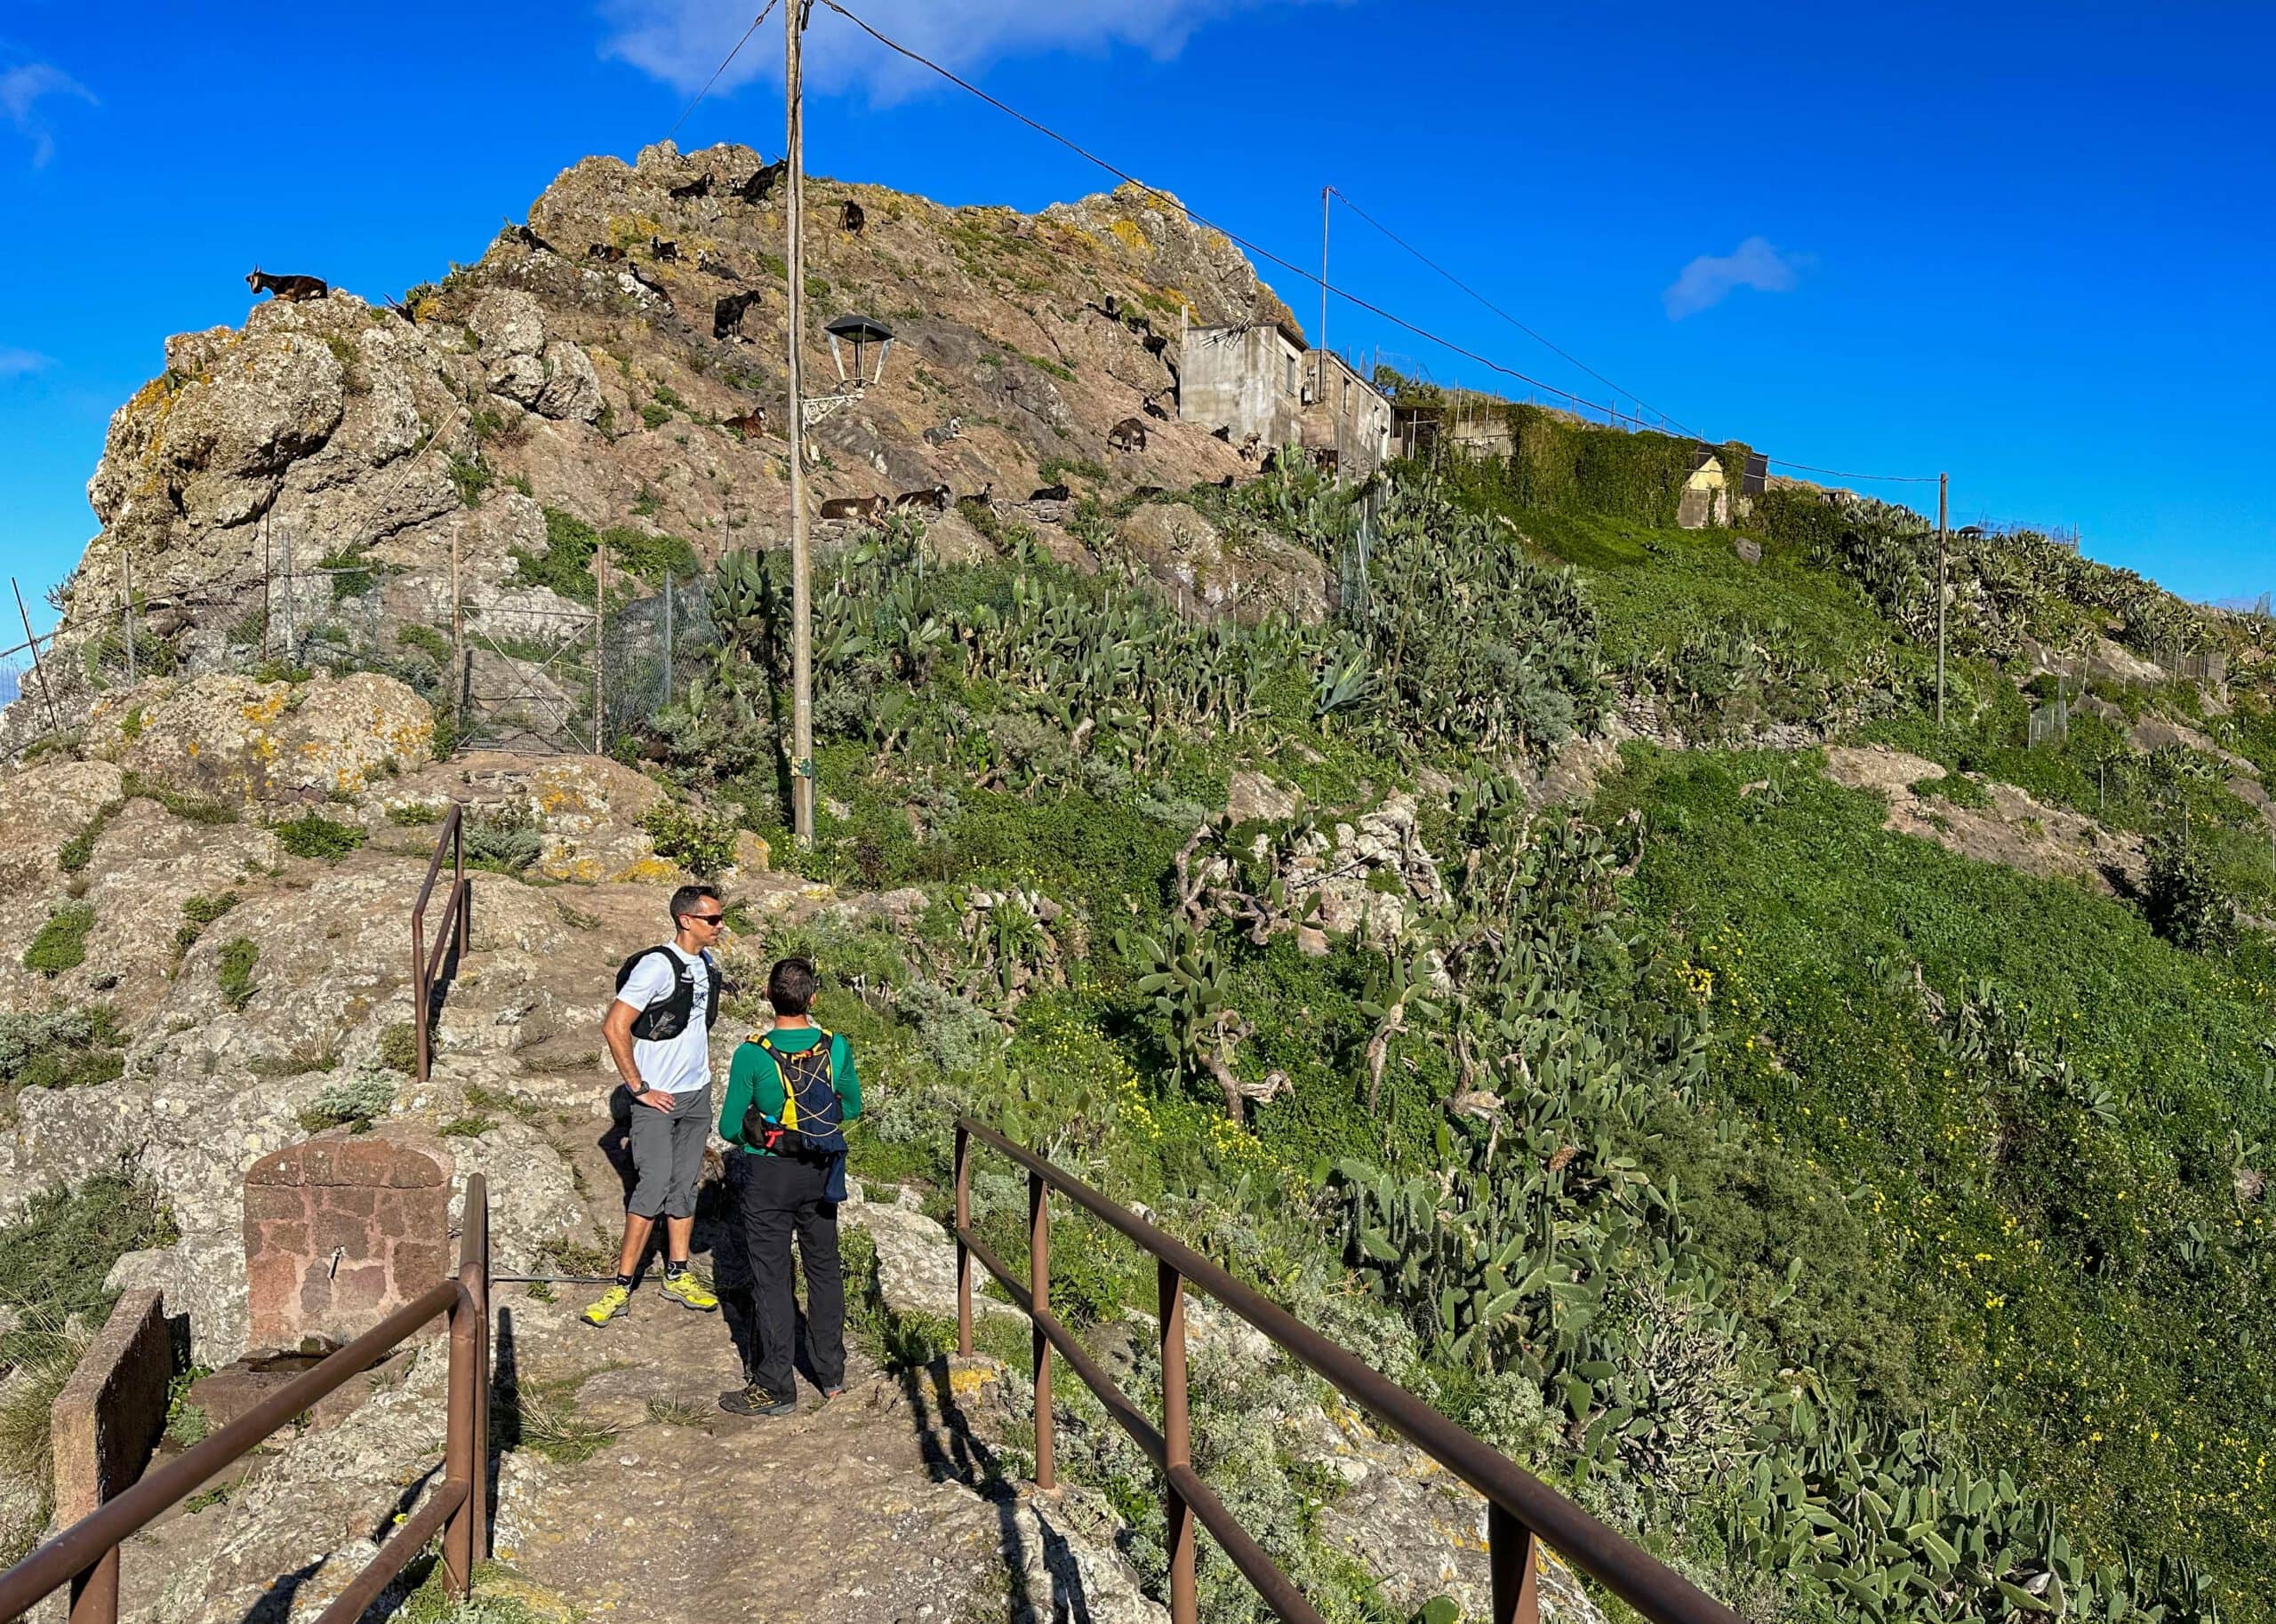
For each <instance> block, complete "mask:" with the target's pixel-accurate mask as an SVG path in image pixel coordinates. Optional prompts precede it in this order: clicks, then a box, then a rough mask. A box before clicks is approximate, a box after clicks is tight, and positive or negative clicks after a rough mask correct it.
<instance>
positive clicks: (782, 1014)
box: [719, 958, 862, 1415]
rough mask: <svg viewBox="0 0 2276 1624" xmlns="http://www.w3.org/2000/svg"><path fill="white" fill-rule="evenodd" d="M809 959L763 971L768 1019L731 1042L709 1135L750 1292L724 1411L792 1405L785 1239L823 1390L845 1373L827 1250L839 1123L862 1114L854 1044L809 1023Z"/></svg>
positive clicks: (793, 1345)
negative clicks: (801, 1272) (733, 1208)
mask: <svg viewBox="0 0 2276 1624" xmlns="http://www.w3.org/2000/svg"><path fill="white" fill-rule="evenodd" d="M815 987H816V978H815V976H814V967H813V962H812V961H811V960H808V959H804V958H786V959H781V960H779V961H778V962H777V963H776V964H775V965H774V968H773V971H772V972H769V974H768V975H767V978H766V1001H767V1002H768V1003H769V1004H772V1005H773V1007H774V1028H773V1030H772V1031H770V1032H765V1033H758V1034H754V1035H753V1036H750V1037H749V1038H746V1039H745V1040H744V1041H743V1043H742V1044H741V1045H739V1046H738V1047H737V1048H736V1050H735V1059H734V1064H733V1067H732V1068H730V1069H729V1071H728V1073H727V1097H726V1100H725V1102H724V1103H723V1104H722V1105H721V1107H720V1110H719V1137H720V1138H722V1139H724V1140H726V1141H727V1143H728V1144H729V1145H730V1146H732V1147H733V1150H734V1156H733V1161H734V1164H735V1165H734V1166H733V1169H732V1174H733V1180H734V1183H735V1189H736V1196H737V1199H738V1202H739V1204H740V1205H741V1210H742V1225H743V1244H744V1248H745V1250H746V1252H748V1254H749V1260H750V1274H751V1294H752V1296H753V1297H754V1298H755V1299H756V1300H757V1322H758V1324H757V1331H758V1360H757V1365H756V1367H755V1368H753V1369H752V1370H751V1371H749V1372H748V1374H749V1377H750V1381H749V1385H748V1386H746V1387H744V1388H741V1389H739V1390H738V1391H735V1392H733V1393H725V1394H722V1395H721V1396H720V1398H719V1407H720V1408H721V1409H723V1410H725V1411H726V1412H728V1413H730V1414H732V1415H789V1414H791V1413H792V1412H795V1411H796V1410H797V1407H798V1404H797V1392H798V1388H797V1375H796V1373H795V1370H794V1364H793V1356H794V1355H795V1353H796V1350H797V1300H796V1298H795V1296H794V1294H793V1292H792V1290H791V1282H790V1239H791V1236H794V1235H795V1236H797V1242H798V1258H799V1261H800V1262H801V1263H802V1264H803V1265H804V1266H805V1275H806V1353H807V1355H808V1357H809V1358H810V1359H811V1361H812V1366H813V1368H812V1373H813V1378H814V1380H815V1382H816V1383H817V1384H818V1385H819V1386H820V1387H821V1390H822V1394H823V1396H825V1397H834V1396H836V1395H837V1392H838V1390H839V1389H840V1388H843V1387H844V1386H845V1273H844V1270H843V1269H842V1268H841V1267H840V1264H839V1261H838V1255H837V1204H838V1203H839V1202H841V1201H843V1200H844V1199H845V1131H844V1130H845V1124H847V1123H849V1122H852V1121H853V1120H854V1118H855V1117H857V1116H860V1115H861V1114H862V1084H861V1082H860V1080H859V1079H858V1078H856V1077H855V1076H854V1051H853V1047H852V1045H850V1044H847V1043H846V1041H845V1039H844V1038H843V1037H839V1036H835V1035H833V1034H831V1033H829V1032H827V1031H824V1030H823V1029H822V1028H821V1027H819V1026H816V1025H815V1024H814V1020H813V1014H812V1012H811V1011H812V1007H813V997H814V990H815Z"/></svg>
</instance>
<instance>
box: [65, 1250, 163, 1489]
mask: <svg viewBox="0 0 2276 1624" xmlns="http://www.w3.org/2000/svg"><path fill="white" fill-rule="evenodd" d="M173 1373H174V1344H173V1333H172V1330H171V1328H170V1327H169V1326H168V1325H167V1324H166V1316H165V1310H164V1308H163V1307H162V1306H161V1301H160V1299H159V1296H158V1293H157V1292H153V1291H140V1292H127V1293H126V1295H125V1296H124V1297H122V1298H120V1299H119V1300H118V1306H117V1307H116V1308H113V1309H112V1310H111V1314H110V1318H109V1319H108V1321H106V1322H105V1324H104V1325H103V1329H102V1333H101V1334H100V1335H99V1336H98V1337H96V1338H95V1340H93V1341H92V1342H90V1343H89V1344H88V1345H87V1351H86V1352H85V1353H84V1354H82V1355H81V1356H80V1357H79V1363H78V1365H77V1367H76V1369H74V1370H73V1371H72V1372H71V1379H70V1380H68V1381H67V1382H66V1383H64V1386H63V1391H62V1392H60V1393H59V1394H57V1395H56V1396H55V1408H54V1411H53V1413H52V1424H51V1428H50V1433H51V1436H52V1439H53V1447H54V1452H55V1520H56V1522H57V1524H59V1525H62V1524H71V1523H76V1522H77V1521H78V1520H79V1519H80V1518H81V1517H83V1516H88V1515H89V1514H91V1513H92V1512H93V1511H94V1509H95V1508H97V1507H98V1506H100V1505H101V1504H102V1503H103V1502H104V1501H105V1500H115V1499H116V1498H117V1497H118V1495H119V1494H121V1493H122V1492H124V1491H125V1490H127V1489H130V1488H132V1486H133V1485H134V1484H135V1483H136V1481H137V1480H138V1479H140V1477H141V1476H142V1468H144V1467H145V1466H146V1465H148V1463H149V1460H150V1452H151V1451H152V1450H154V1449H156V1447H157V1444H158V1435H159V1434H160V1433H162V1432H164V1430H165V1429H166V1388H167V1384H168V1383H169V1382H171V1381H172V1379H173Z"/></svg>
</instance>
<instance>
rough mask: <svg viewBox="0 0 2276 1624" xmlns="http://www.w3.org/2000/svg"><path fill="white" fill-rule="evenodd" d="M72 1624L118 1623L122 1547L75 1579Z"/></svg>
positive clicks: (69, 1619)
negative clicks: (119, 1553) (120, 1554)
mask: <svg viewBox="0 0 2276 1624" xmlns="http://www.w3.org/2000/svg"><path fill="white" fill-rule="evenodd" d="M67 1617H68V1624H118V1547H116V1545H114V1546H112V1547H111V1548H109V1549H108V1550H107V1551H105V1552H104V1553H103V1555H102V1560H101V1561H100V1562H98V1563H96V1564H95V1565H94V1566H92V1567H91V1568H89V1569H88V1570H87V1571H86V1572H84V1573H82V1574H80V1575H79V1577H78V1578H76V1579H75V1580H72V1581H71V1611H70V1612H69V1613H68V1615H67Z"/></svg>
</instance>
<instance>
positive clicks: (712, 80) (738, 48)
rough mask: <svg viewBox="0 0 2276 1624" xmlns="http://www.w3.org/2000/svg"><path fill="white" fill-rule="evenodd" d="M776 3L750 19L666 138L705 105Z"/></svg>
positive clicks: (774, 0) (772, 1)
mask: <svg viewBox="0 0 2276 1624" xmlns="http://www.w3.org/2000/svg"><path fill="white" fill-rule="evenodd" d="M776 4H777V0H766V4H765V7H764V8H763V9H762V10H761V11H760V12H759V13H758V15H757V16H756V17H754V18H752V19H751V20H750V27H749V28H745V29H744V30H743V36H742V37H741V39H739V40H737V41H736V42H735V48H734V49H733V51H730V52H727V54H726V57H725V60H722V61H721V62H720V64H719V66H718V67H717V68H713V69H712V70H711V76H710V77H709V78H708V79H706V80H705V81H704V82H703V88H702V89H701V90H700V91H698V92H695V100H693V101H691V102H689V103H688V104H687V107H686V108H685V110H684V111H683V112H682V113H681V114H680V116H679V118H678V120H677V122H676V123H675V124H673V125H672V127H671V128H670V129H669V131H667V132H665V134H664V139H665V140H671V139H672V137H673V136H675V135H677V134H678V133H679V127H680V125H681V124H685V123H686V122H687V120H688V116H689V115H690V114H693V112H694V111H695V109H696V108H699V107H701V106H702V105H703V99H704V98H705V97H706V96H708V95H709V94H710V93H711V87H712V86H713V85H715V84H717V83H718V82H719V76H720V75H721V74H723V73H725V72H726V71H727V68H728V65H729V64H730V63H732V62H733V61H734V60H735V58H736V57H738V56H740V55H741V54H742V49H743V47H744V46H745V45H748V44H750V36H752V35H754V34H756V33H757V32H758V25H759V24H760V23H762V22H765V20H767V18H768V17H770V16H771V15H773V11H774V7H775V5H776Z"/></svg>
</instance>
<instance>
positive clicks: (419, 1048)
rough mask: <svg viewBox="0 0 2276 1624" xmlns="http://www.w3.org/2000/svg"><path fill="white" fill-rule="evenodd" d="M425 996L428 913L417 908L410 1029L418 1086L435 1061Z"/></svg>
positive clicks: (413, 920) (413, 915)
mask: <svg viewBox="0 0 2276 1624" xmlns="http://www.w3.org/2000/svg"><path fill="white" fill-rule="evenodd" d="M427 996H428V987H427V910H426V909H425V908H423V907H419V908H413V909H412V910H411V1028H412V1033H413V1037H412V1043H413V1051H412V1052H413V1054H414V1055H415V1056H416V1057H417V1061H418V1068H419V1069H418V1070H417V1071H416V1072H414V1073H413V1081H415V1082H420V1083H424V1082H426V1081H427V1079H428V1076H429V1072H430V1070H431V1068H433V1065H434V1061H435V1057H434V1056H433V1055H431V1054H429V1052H427V1035H428V1029H429V1027H430V1026H431V1025H432V1020H431V1012H429V1009H428V1007H427Z"/></svg>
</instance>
